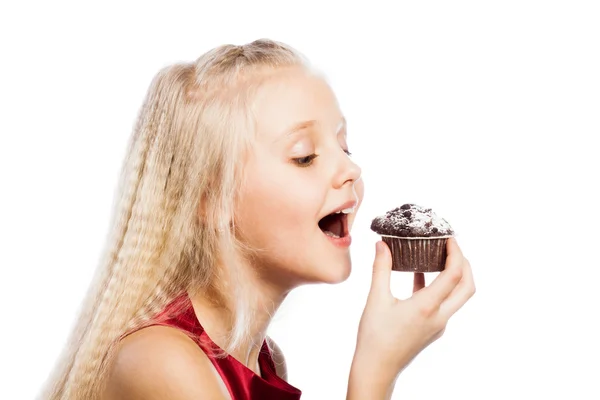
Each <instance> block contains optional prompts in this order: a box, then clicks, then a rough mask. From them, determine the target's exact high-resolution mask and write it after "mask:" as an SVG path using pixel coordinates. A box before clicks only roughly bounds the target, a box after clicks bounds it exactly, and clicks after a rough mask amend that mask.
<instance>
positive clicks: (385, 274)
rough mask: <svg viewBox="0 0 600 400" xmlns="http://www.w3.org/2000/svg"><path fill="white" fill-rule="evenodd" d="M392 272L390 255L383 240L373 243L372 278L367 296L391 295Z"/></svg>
mask: <svg viewBox="0 0 600 400" xmlns="http://www.w3.org/2000/svg"><path fill="white" fill-rule="evenodd" d="M391 273H392V255H391V253H390V249H389V247H388V246H387V244H385V242H383V241H381V240H380V241H378V242H377V243H376V244H375V261H374V262H373V278H372V280H371V292H370V293H369V296H381V295H384V296H387V295H391V293H392V291H391V289H390V276H391Z"/></svg>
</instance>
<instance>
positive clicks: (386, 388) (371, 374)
mask: <svg viewBox="0 0 600 400" xmlns="http://www.w3.org/2000/svg"><path fill="white" fill-rule="evenodd" d="M373 367H374V365H373V364H369V363H367V362H361V361H360V360H353V362H352V366H351V368H350V377H349V379H348V393H347V396H346V400H363V399H372V400H388V399H390V398H391V397H392V392H393V391H394V386H395V385H396V380H397V378H398V375H399V374H397V373H394V372H393V371H379V370H377V369H376V368H373Z"/></svg>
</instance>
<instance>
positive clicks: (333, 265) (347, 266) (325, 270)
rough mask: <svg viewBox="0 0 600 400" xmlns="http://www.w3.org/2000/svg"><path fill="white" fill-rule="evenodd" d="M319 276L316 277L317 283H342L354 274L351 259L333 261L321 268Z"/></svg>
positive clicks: (322, 265)
mask: <svg viewBox="0 0 600 400" xmlns="http://www.w3.org/2000/svg"><path fill="white" fill-rule="evenodd" d="M319 267H320V268H319V274H318V275H317V276H316V277H315V279H314V280H315V283H327V284H332V285H334V284H336V283H342V282H344V281H345V280H346V279H348V277H349V276H350V272H352V263H351V262H350V259H347V260H344V261H332V262H329V263H323V264H320V266H319Z"/></svg>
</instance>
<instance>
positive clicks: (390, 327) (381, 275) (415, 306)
mask: <svg viewBox="0 0 600 400" xmlns="http://www.w3.org/2000/svg"><path fill="white" fill-rule="evenodd" d="M447 251H448V257H447V260H446V265H445V269H444V271H442V272H441V273H440V274H439V275H438V276H437V277H436V279H435V280H434V281H433V282H432V283H431V285H429V286H428V287H425V279H424V276H423V274H422V273H415V276H414V287H413V295H412V297H410V298H409V299H406V300H399V299H397V298H395V297H394V296H393V295H392V292H391V289H390V276H391V265H392V257H391V254H390V250H389V248H388V247H387V245H386V244H385V243H384V242H382V241H380V242H378V243H377V253H376V255H375V262H374V265H373V279H372V282H371V289H370V292H369V296H368V298H367V304H366V306H365V309H364V312H363V314H362V317H361V320H360V325H359V329H358V338H357V345H356V353H355V355H354V360H353V363H352V372H351V379H352V375H354V376H355V377H359V376H362V377H363V379H367V377H369V376H371V377H373V379H374V381H372V383H374V384H375V383H377V384H378V385H379V384H386V383H387V384H388V385H391V386H393V384H394V382H395V379H396V378H397V376H398V375H399V374H400V372H402V370H403V369H404V368H405V367H406V366H407V365H408V364H409V363H410V362H411V361H412V360H413V359H414V357H415V356H416V355H417V354H419V353H420V352H421V351H422V350H423V349H424V348H426V347H427V346H428V345H429V344H431V343H432V342H434V341H435V340H436V339H438V338H439V337H441V336H442V334H443V332H444V329H445V328H446V324H447V323H448V320H449V319H450V317H451V316H452V315H453V314H454V313H455V312H456V311H458V309H460V308H461V307H462V306H463V305H464V304H465V303H466V302H467V300H468V299H469V298H471V296H473V294H474V293H475V284H474V282H473V275H472V272H471V266H470V264H469V262H468V261H467V259H466V258H464V257H463V254H462V252H461V250H460V248H459V247H458V244H457V243H456V240H455V239H454V238H450V239H448V242H447ZM358 379H361V378H358ZM365 383H366V382H365Z"/></svg>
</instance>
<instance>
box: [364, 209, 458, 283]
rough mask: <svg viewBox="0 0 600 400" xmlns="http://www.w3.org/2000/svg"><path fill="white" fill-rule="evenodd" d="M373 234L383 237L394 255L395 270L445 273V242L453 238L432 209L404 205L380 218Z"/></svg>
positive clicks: (444, 223) (393, 268) (375, 220)
mask: <svg viewBox="0 0 600 400" xmlns="http://www.w3.org/2000/svg"><path fill="white" fill-rule="evenodd" d="M371 230H373V231H374V232H376V233H378V234H380V235H381V238H382V240H383V241H384V242H385V243H387V245H388V246H389V248H390V250H391V252H392V270H394V271H407V272H438V271H443V270H444V266H445V264H446V241H447V240H448V238H449V237H452V236H453V235H454V231H453V230H452V228H451V227H450V224H448V222H447V221H446V220H445V219H443V218H440V217H438V216H437V215H436V214H435V213H434V212H433V211H432V210H431V208H424V207H420V206H418V205H416V204H404V205H403V206H401V207H397V208H395V209H393V210H391V211H388V212H386V213H385V215H382V216H380V217H377V218H375V219H374V220H373V222H372V223H371Z"/></svg>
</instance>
